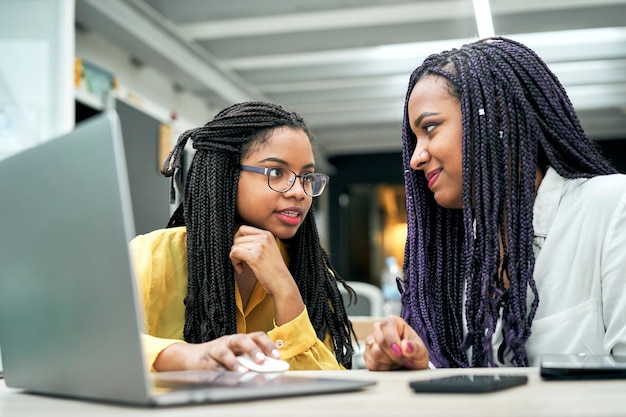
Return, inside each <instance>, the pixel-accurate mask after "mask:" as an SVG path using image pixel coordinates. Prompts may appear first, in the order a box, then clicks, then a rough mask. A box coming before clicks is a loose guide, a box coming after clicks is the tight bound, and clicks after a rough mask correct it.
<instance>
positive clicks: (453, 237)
mask: <svg viewBox="0 0 626 417" xmlns="http://www.w3.org/2000/svg"><path fill="white" fill-rule="evenodd" d="M426 75H428V76H441V77H443V79H445V80H446V83H447V85H448V88H449V91H450V94H451V95H452V96H454V97H456V98H457V99H458V100H459V103H460V107H461V113H462V126H463V133H462V135H463V137H462V147H463V149H462V153H463V157H462V160H463V162H462V163H463V180H462V181H463V196H462V198H463V210H452V209H446V208H443V207H441V206H439V205H438V204H437V203H436V202H435V200H434V196H433V193H432V192H431V191H430V190H429V189H428V186H427V181H426V178H425V176H424V175H423V173H421V172H417V171H414V170H412V169H411V167H410V160H411V156H412V154H413V152H414V151H415V147H416V138H415V135H414V134H413V132H412V131H411V127H410V122H411V121H410V120H409V119H408V100H409V96H410V94H411V91H412V90H413V88H414V87H415V84H416V83H417V82H418V81H419V80H420V79H421V78H422V77H423V76H426ZM402 136H403V168H404V180H405V186H406V196H407V211H408V238H407V241H406V246H405V262H404V270H405V271H404V272H405V282H404V286H405V291H404V292H403V295H402V297H403V300H402V301H403V303H402V305H403V307H402V312H401V315H402V317H403V318H404V319H405V320H407V322H408V323H409V324H410V325H411V326H412V327H413V328H414V329H416V331H417V332H418V334H420V336H421V337H422V338H423V339H424V342H425V343H426V345H427V347H428V350H429V356H430V360H431V362H433V364H434V365H436V366H439V367H467V366H496V363H495V359H494V355H493V348H492V338H493V335H494V332H495V328H496V323H497V320H498V317H499V314H500V312H502V325H503V329H502V331H503V342H502V344H501V345H500V346H499V347H498V350H497V358H498V360H499V361H501V362H504V358H505V356H506V357H508V358H509V360H510V361H511V363H512V364H513V365H515V366H528V363H529V362H528V357H527V354H526V349H525V343H526V341H527V339H528V337H529V336H530V333H531V325H532V322H533V318H534V316H535V312H536V310H537V306H538V303H539V301H540V300H539V297H538V294H537V288H536V285H535V280H534V278H533V270H534V265H535V256H534V253H533V247H532V245H533V225H532V221H533V204H534V198H535V175H536V168H537V167H539V168H540V169H541V170H542V171H543V172H545V169H546V168H547V166H551V167H553V168H554V169H555V170H556V171H557V172H558V173H559V175H561V176H563V177H565V178H583V177H593V176H596V175H603V174H612V173H616V172H617V171H616V170H615V169H614V168H613V167H612V166H611V165H610V164H609V163H608V162H607V161H606V160H605V159H604V158H603V157H602V155H601V154H600V152H599V151H598V150H597V148H596V146H595V145H594V144H593V143H592V142H591V141H590V140H589V139H588V138H587V136H586V134H585V132H584V131H583V129H582V127H581V125H580V122H579V120H578V117H577V115H576V113H575V111H574V108H573V106H572V104H571V102H570V100H569V98H568V96H567V94H566V92H565V90H564V88H563V86H562V85H561V83H560V82H559V80H558V79H557V77H556V76H555V75H554V74H553V73H552V72H551V71H550V70H549V69H548V67H547V65H546V64H545V63H544V62H543V61H542V59H541V58H539V57H538V56H537V55H536V53H534V52H533V51H532V50H530V49H529V48H527V47H526V46H524V45H522V44H520V43H518V42H515V41H512V40H510V39H505V38H501V37H495V38H491V39H485V40H480V41H476V42H473V43H470V44H467V45H464V46H462V47H461V48H460V49H452V50H450V51H444V52H442V53H441V54H436V55H431V56H429V57H428V58H427V59H426V60H425V61H424V62H423V63H422V65H421V66H419V67H418V68H417V69H416V70H415V71H414V72H413V74H412V75H411V77H410V81H409V86H408V92H407V95H406V101H405V111H404V122H403V129H402ZM505 279H506V280H508V286H507V285H506V283H505V282H506V281H505ZM528 292H530V294H529V293H528ZM464 299H465V301H464ZM464 304H465V311H464V312H463V307H462V306H463V305H464ZM463 313H465V317H466V325H467V333H466V335H465V337H464V332H463ZM469 349H471V352H472V355H471V358H472V359H471V362H470V360H469V359H468V354H467V352H468V350H469Z"/></svg>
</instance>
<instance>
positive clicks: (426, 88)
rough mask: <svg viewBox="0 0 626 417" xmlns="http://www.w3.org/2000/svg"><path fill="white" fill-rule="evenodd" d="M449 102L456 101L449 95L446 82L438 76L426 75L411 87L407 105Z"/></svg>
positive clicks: (448, 87)
mask: <svg viewBox="0 0 626 417" xmlns="http://www.w3.org/2000/svg"><path fill="white" fill-rule="evenodd" d="M438 101H442V102H449V101H454V102H457V101H458V100H457V99H456V97H454V96H453V95H452V94H451V93H450V86H449V84H448V81H447V80H446V79H445V78H443V77H442V76H439V75H426V76H424V77H422V78H421V79H420V80H419V81H418V82H417V83H416V84H415V86H414V87H413V90H412V91H411V95H410V97H409V104H419V103H434V102H438Z"/></svg>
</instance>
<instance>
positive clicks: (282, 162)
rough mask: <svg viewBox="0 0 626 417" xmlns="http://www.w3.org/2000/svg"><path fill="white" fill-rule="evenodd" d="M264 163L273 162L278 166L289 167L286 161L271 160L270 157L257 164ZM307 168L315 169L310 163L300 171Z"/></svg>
mask: <svg viewBox="0 0 626 417" xmlns="http://www.w3.org/2000/svg"><path fill="white" fill-rule="evenodd" d="M265 162H275V163H277V164H280V165H285V166H289V164H288V163H287V161H285V160H283V159H280V158H271V157H270V158H265V159H262V160H260V161H259V163H265ZM307 168H315V164H314V163H312V162H311V163H310V164H307V165H305V166H303V167H302V168H301V169H307Z"/></svg>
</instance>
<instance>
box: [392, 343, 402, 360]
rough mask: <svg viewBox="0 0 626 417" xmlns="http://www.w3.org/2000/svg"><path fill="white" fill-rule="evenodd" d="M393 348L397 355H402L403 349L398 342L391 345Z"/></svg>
mask: <svg viewBox="0 0 626 417" xmlns="http://www.w3.org/2000/svg"><path fill="white" fill-rule="evenodd" d="M391 350H392V351H393V354H394V355H396V356H397V357H400V356H402V349H400V346H398V345H397V344H396V343H394V344H392V345H391Z"/></svg>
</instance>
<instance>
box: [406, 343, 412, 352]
mask: <svg viewBox="0 0 626 417" xmlns="http://www.w3.org/2000/svg"><path fill="white" fill-rule="evenodd" d="M406 351H407V352H408V353H413V343H411V342H407V343H406Z"/></svg>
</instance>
